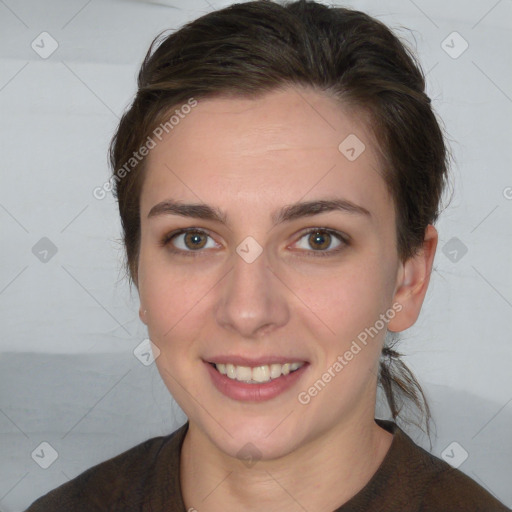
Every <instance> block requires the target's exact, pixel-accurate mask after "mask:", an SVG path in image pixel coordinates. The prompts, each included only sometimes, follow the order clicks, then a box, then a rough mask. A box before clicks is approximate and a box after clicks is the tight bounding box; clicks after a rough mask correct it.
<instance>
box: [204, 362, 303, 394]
mask: <svg viewBox="0 0 512 512" xmlns="http://www.w3.org/2000/svg"><path fill="white" fill-rule="evenodd" d="M204 364H205V365H206V368H207V370H208V372H209V373H210V376H211V378H212V381H213V384H214V385H215V387H216V388H217V389H218V390H219V391H220V392H221V393H222V394H224V395H226V396H227V397H229V398H232V399H233V400H239V401H243V402H264V401H266V400H271V399H272V398H275V397H276V396H278V395H280V394H281V393H284V392H285V391H286V390H288V389H290V388H291V387H292V386H293V385H294V384H295V383H296V382H297V381H298V380H299V379H300V378H301V377H302V375H303V373H304V371H305V370H306V367H307V366H308V364H307V363H306V364H304V365H303V366H301V367H300V368H299V369H298V370H295V371H294V372H291V373H289V374H288V375H281V377H278V378H277V379H272V380H270V381H268V382H263V383H261V384H248V383H246V382H240V381H238V380H235V379H230V378H229V377H227V376H226V375H223V374H222V373H220V372H219V371H217V370H216V369H215V368H214V367H213V366H212V365H211V364H210V363H206V362H205V363H204Z"/></svg>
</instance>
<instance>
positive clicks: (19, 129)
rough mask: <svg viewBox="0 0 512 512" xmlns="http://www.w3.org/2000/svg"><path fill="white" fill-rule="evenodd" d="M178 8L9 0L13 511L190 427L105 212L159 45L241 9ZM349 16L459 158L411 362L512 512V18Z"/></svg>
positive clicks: (8, 322)
mask: <svg viewBox="0 0 512 512" xmlns="http://www.w3.org/2000/svg"><path fill="white" fill-rule="evenodd" d="M165 3H168V4H169V5H167V6H165V5H163V4H164V2H161V3H158V2H154V3H150V2H141V1H121V0H117V1H116V0H111V1H108V0H93V1H91V2H87V1H86V0H76V1H67V2H66V1H64V0H49V1H47V2H39V1H36V0H26V1H23V2H15V1H14V0H10V1H8V0H6V1H5V2H0V60H1V67H0V109H1V117H0V136H1V141H2V158H1V159H0V176H1V186H0V224H1V247H2V250H0V319H1V325H2V328H1V338H0V435H1V438H0V510H2V511H4V512H9V511H17V510H22V509H23V508H24V507H26V506H27V505H28V504H29V503H30V502H32V501H33V500H34V499H35V498H36V497H38V496H39V495H41V494H43V493H44V492H47V491H48V490H50V489H51V488H53V487H55V486H57V485H59V484H61V483H63V482H65V481H67V480H68V479H70V478H73V477H74V476H76V475H77V474H78V473H80V472H82V471H83V470H85V469H86V468H88V467H90V466H91V465H93V464H95V463H98V462H100V461H102V460H105V459H106V458H108V457H111V456H114V455H116V454H118V453H120V452H121V451H124V450H125V449H128V448H130V447H131V446H133V445H135V444H136V443H138V442H141V441H143V440H145V439H147V438H149V437H153V436H156V435H162V434H165V433H169V432H171V431H172V430H174V429H175V428H176V427H177V426H178V425H179V424H181V423H182V422H183V421H184V419H185V418H184V416H183V414H182V413H181V411H180V410H179V408H178V407H177V406H176V404H175V403H174V402H173V401H172V399H171V398H170V396H169V394H168V392H167V390H166V389H165V387H164V386H163V384H162V382H161V380H160V377H159V375H158V372H157V371H156V368H155V367H154V365H151V366H144V365H143V364H142V363H141V362H140V361H139V360H138V359H137V358H136V357H135V356H134V354H133V350H134V349H135V347H137V346H138V345H139V343H141V341H142V340H143V339H144V338H145V337H146V332H145V329H144V325H143V324H141V323H140V321H139V319H138V315H137V306H138V304H137V295H136V291H135V290H134V291H133V292H130V290H129V289H128V287H127V285H126V282H124V281H123V280H122V273H121V270H120V269H121V261H122V252H121V248H120V245H119V243H118V241H117V240H118V238H119V235H120V225H119V220H118V215H117V212H116V206H115V203H114V200H113V198H112V196H111V195H108V196H107V197H106V198H105V199H103V200H98V199H95V198H94V197H93V194H92V191H93V189H94V188H95V187H97V186H101V185H102V184H103V183H104V182H105V180H106V179H108V172H109V171H108V168H107V158H106V150H107V146H108V143H109V140H110V137H111V135H112V133H113V130H114V127H115V125H116V122H117V121H118V117H119V116H120V114H121V113H122V111H123V109H124V108H125V107H126V105H127V104H128V102H129V101H130V99H131V96H132V94H133V93H134V92H135V75H136V72H137V69H138V66H139V64H140V62H141V60H142V58H143V56H144V54H145V52H146V50H147V47H148V46H149V43H150V42H151V40H152V38H153V36H155V35H156V34H157V33H158V32H159V31H161V30H162V29H164V28H176V27H178V26H180V25H181V24H182V23H183V22H185V21H187V20H190V19H193V18H195V17H197V16H198V15H199V14H201V13H204V12H207V11H208V10H211V6H213V7H221V6H223V5H228V4H229V3H230V2H227V1H222V2H221V1H218V0H217V1H216V0H209V2H207V1H206V0H192V1H190V0H187V1H185V0H175V1H174V2H172V1H169V2H165ZM345 5H348V6H354V7H357V8H359V9H361V10H365V11H367V12H369V13H370V14H373V15H375V16H377V17H378V18H380V19H381V20H382V21H384V22H385V23H387V24H390V25H391V26H392V27H394V28H397V29H398V30H399V32H400V33H401V34H402V35H403V37H405V38H406V39H408V40H409V41H411V42H412V43H413V45H415V47H416V48H417V50H418V52H419V54H420V57H421V62H422V65H423V66H424V69H425V70H426V71H428V92H429V94H430V96H431V98H432V99H433V103H434V105H435V108H436V110H437V111H438V113H439V115H440V116H441V118H442V119H443V120H444V123H445V125H446V129H447V131H448V133H449V136H450V138H451V140H452V143H451V144H452V149H453V152H454V157H455V160H456V162H455V165H454V167H453V176H454V186H455V195H454V197H453V200H452V203H451V205H450V207H449V208H448V209H447V210H446V211H445V212H444V214H443V216H442V218H441V220H440V222H439V223H438V230H439V232H440V244H439V248H438V254H437V255H436V260H435V267H436V271H435V273H434V274H433V277H432V281H431V287H430V290H429V293H428V296H427V299H426V302H425V305H424V308H423V311H422V314H421V316H420V318H419V320H418V322H417V324H416V325H415V326H414V327H413V328H411V329H409V330H408V331H407V332H405V333H403V334H402V340H403V341H402V345H401V350H402V351H403V352H405V354H406V355H407V357H406V358H405V361H406V362H407V363H408V364H409V366H410V367H411V368H412V369H413V370H414V371H415V373H416V376H417V378H418V379H419V380H420V382H421V383H422V384H423V385H424V389H425V390H426V391H427V395H428V397H429V398H430V401H431V406H432V409H433V413H434V419H435V421H436V425H437V438H436V440H435V444H434V446H433V447H432V452H433V453H434V454H435V455H437V456H438V457H442V453H443V451H444V450H445V448H446V447H447V446H448V445H450V443H452V442H454V441H455V442H457V443H458V445H456V450H459V452H458V453H459V454H460V453H463V452H462V451H461V450H462V449H464V450H465V451H466V452H468V454H469V456H468V458H467V459H466V460H465V461H464V462H463V463H462V464H461V465H460V466H459V469H461V470H462V471H464V472H466V473H467V474H468V475H469V476H471V477H472V478H473V479H475V480H476V481H477V482H479V483H480V484H481V485H483V486H484V487H486V488H487V489H488V490H489V491H490V492H492V493H493V494H495V495H496V496H497V497H498V498H499V499H500V500H501V501H503V502H504V503H505V504H507V505H508V506H512V488H511V486H510V482H511V480H512V437H511V426H512V372H511V371H510V370H511V365H512V343H511V339H510V332H511V330H512V314H511V313H512V311H511V308H512V272H511V271H510V267H511V265H510V260H511V258H510V257H511V253H512V222H511V220H512V172H511V169H512V166H511V146H512V145H511V142H510V141H511V140H512V129H511V119H512V115H511V114H512V68H511V66H510V45H511V42H512V34H511V25H512V12H511V11H512V3H511V2H510V1H507V0H503V1H498V2H497V1H496V0H479V1H476V0H472V1H465V0H458V1H453V2H446V1H438V0H435V1H427V0H416V1H415V2H413V1H412V0H411V1H406V0H388V1H379V0H367V1H361V2H357V1H347V2H345ZM400 27H408V28H409V29H411V30H410V31H407V30H405V29H400ZM454 31H456V32H457V33H458V34H453V32H454ZM42 32H47V33H49V34H50V36H47V35H43V36H40V34H41V33H42ZM41 39H43V42H41ZM52 40H53V41H55V42H53V41H52ZM33 41H34V43H33V45H34V48H35V49H36V50H37V52H38V53H36V51H35V50H34V49H33V48H32V47H31V44H32V42H33ZM443 41H444V42H443ZM52 44H58V47H57V49H56V50H55V51H54V53H52V54H51V55H47V53H49V52H50V51H51V50H52ZM466 44H467V45H468V47H467V49H465V47H466ZM464 49H465V51H463V50H464ZM45 52H46V53H45ZM466 250H467V252H465V251H466ZM45 251H47V252H45ZM381 414H382V415H384V416H385V415H386V411H385V410H384V411H382V412H381ZM408 432H409V433H410V435H411V436H412V437H414V439H415V440H416V441H417V442H418V443H419V444H422V445H423V446H424V447H426V448H427V449H430V446H429V445H428V442H427V441H426V439H425V438H424V437H422V436H421V435H420V433H419V432H418V431H416V430H414V429H412V428H410V429H409V430H408ZM42 442H47V443H49V444H50V445H51V447H52V449H53V450H55V453H56V456H57V459H56V460H55V462H53V463H52V464H51V465H50V466H49V467H48V468H47V469H43V468H42V467H40V465H39V464H38V463H36V460H35V459H36V458H37V457H36V456H35V455H34V456H32V455H31V454H33V453H40V450H41V446H40V443H42ZM45 447H46V448H45ZM52 449H50V448H48V447H47V445H43V451H44V450H46V451H45V453H46V454H51V453H53V452H52ZM38 450H39V451H38ZM40 462H42V464H43V465H45V464H44V462H43V461H41V459H40ZM49 462H50V459H48V460H47V463H49Z"/></svg>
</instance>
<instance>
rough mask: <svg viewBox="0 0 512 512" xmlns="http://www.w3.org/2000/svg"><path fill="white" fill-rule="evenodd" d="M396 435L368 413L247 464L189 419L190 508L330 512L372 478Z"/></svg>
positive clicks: (186, 483)
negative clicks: (295, 446) (286, 451)
mask: <svg viewBox="0 0 512 512" xmlns="http://www.w3.org/2000/svg"><path fill="white" fill-rule="evenodd" d="M392 439H393V436H392V434H390V433H389V432H387V431H385V430H384V429H382V428H381V427H379V426H378V425H377V424H376V423H375V421H374V418H373V416H368V414H366V416H365V419H363V418H358V419H357V421H354V420H351V421H350V422H345V423H342V422H340V423H339V424H338V425H336V427H335V428H333V429H331V430H329V431H327V432H324V433H322V434H320V435H318V436H317V437H316V438H314V439H311V440H309V441H308V442H307V443H305V444H303V445H301V446H300V448H299V449H297V450H295V451H293V452H292V453H289V454H287V455H286V456H283V457H280V458H278V459H272V460H259V461H257V462H256V463H255V464H254V465H252V466H250V467H248V466H246V465H244V464H243V463H242V462H241V461H240V460H238V459H236V458H233V457H230V456H228V455H226V454H225V453H223V452H222V451H220V450H219V449H218V448H217V447H216V446H215V445H213V444H212V442H211V441H210V439H209V438H207V437H206V436H205V435H204V434H203V433H202V431H201V430H200V429H199V428H198V427H197V426H196V425H195V424H193V423H190V424H189V430H188V432H187V435H186V437H185V440H184V442H183V447H182V454H181V487H182V494H183V499H184V502H185V504H186V509H187V510H194V509H195V510H197V511H199V512H210V511H212V512H213V511H218V510H224V511H226V512H231V511H233V512H235V511H236V512H249V511H251V512H252V511H259V510H266V511H268V512H271V511H276V512H277V511H279V512H288V511H290V512H291V511H294V512H297V511H301V510H308V511H310V512H312V511H315V512H324V511H325V512H332V510H335V509H336V508H338V507H340V506H341V505H342V504H343V503H345V502H346V501H348V500H349V499H350V498H352V497H353V496H354V495H355V494H357V493H358V492H359V491H360V490H361V489H362V488H363V487H364V486H365V485H366V483H368V481H369V480H370V479H371V477H372V476H373V474H374V473H375V472H376V471H377V469H378V467H379V466H380V464H381V463H382V461H383V459H384V458H385V456H386V454H387V452H388V450H389V447H390V445H391V441H392Z"/></svg>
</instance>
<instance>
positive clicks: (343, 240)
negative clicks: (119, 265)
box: [160, 226, 351, 256]
mask: <svg viewBox="0 0 512 512" xmlns="http://www.w3.org/2000/svg"><path fill="white" fill-rule="evenodd" d="M316 231H321V232H324V233H328V234H329V235H331V236H334V237H335V238H337V239H338V240H339V241H340V244H341V246H340V247H338V248H336V249H332V250H324V251H321V250H318V251H315V250H314V249H311V250H306V249H299V252H303V253H310V254H311V255H313V256H329V255H331V254H337V253H338V252H340V251H342V250H343V249H344V248H345V247H346V246H347V245H350V240H351V237H350V236H348V235H346V234H344V233H341V232H339V231H338V230H336V229H332V228H327V227H321V226H317V227H309V228H304V229H303V230H302V231H300V232H299V234H298V235H297V236H296V239H295V241H294V242H293V244H291V245H294V244H296V243H297V242H298V241H299V240H301V239H302V238H304V236H306V235H309V234H311V233H314V232H316ZM189 232H197V233H200V234H203V235H206V236H208V237H209V238H211V239H214V238H213V236H212V235H211V234H210V232H209V231H208V230H207V229H204V228H196V227H193V226H192V227H187V228H181V229H177V230H175V231H172V232H170V233H166V234H165V235H164V236H163V237H162V238H161V240H160V245H161V246H162V247H167V246H168V245H170V243H171V241H172V240H173V239H174V238H176V237H177V236H179V235H183V234H187V233H189ZM169 250H170V251H171V252H172V253H175V254H183V255H186V256H196V255H199V254H201V253H205V252H206V251H204V250H202V249H198V250H196V251H194V250H183V249H177V248H172V249H169Z"/></svg>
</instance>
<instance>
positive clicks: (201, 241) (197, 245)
mask: <svg viewBox="0 0 512 512" xmlns="http://www.w3.org/2000/svg"><path fill="white" fill-rule="evenodd" d="M184 235H185V236H184V239H183V241H184V243H185V246H186V247H187V248H188V249H191V250H193V251H195V250H197V249H202V248H203V247H204V246H205V245H206V236H205V235H204V233H201V232H200V231H189V232H188V233H184Z"/></svg>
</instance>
